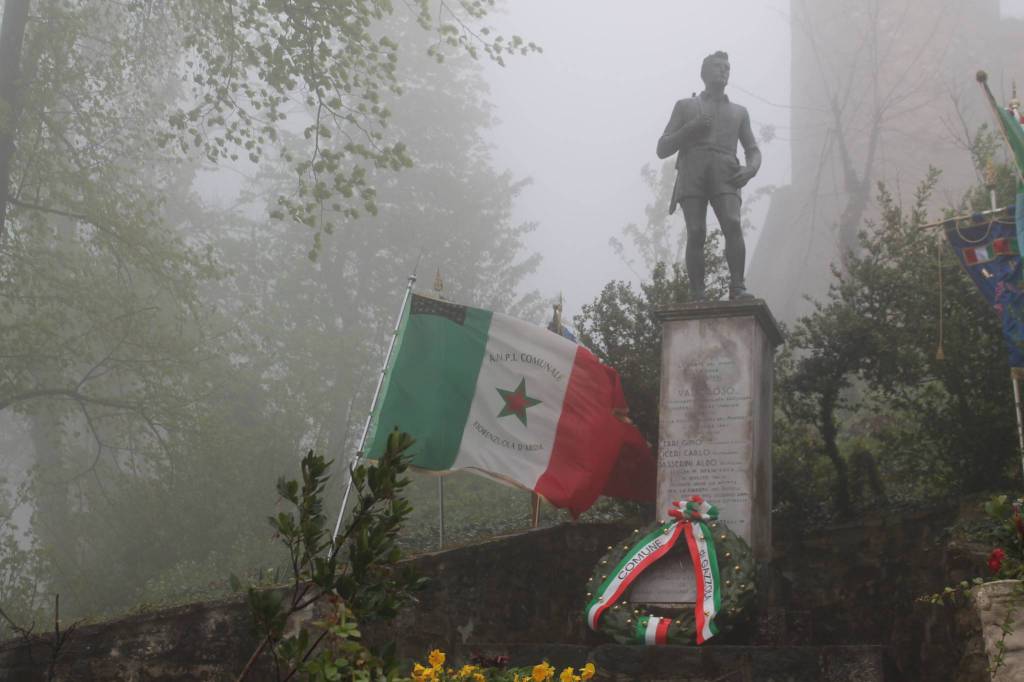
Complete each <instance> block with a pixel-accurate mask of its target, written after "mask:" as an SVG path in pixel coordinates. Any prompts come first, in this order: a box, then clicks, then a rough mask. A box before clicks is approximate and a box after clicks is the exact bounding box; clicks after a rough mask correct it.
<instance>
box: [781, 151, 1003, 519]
mask: <svg viewBox="0 0 1024 682" xmlns="http://www.w3.org/2000/svg"><path fill="white" fill-rule="evenodd" d="M937 178H938V172H937V171H934V170H933V171H932V173H931V174H930V175H929V176H928V177H927V178H926V179H925V180H924V181H923V182H922V183H921V185H920V186H919V188H918V190H917V193H916V196H915V201H914V203H913V205H912V206H911V207H910V209H909V210H908V211H905V210H904V209H903V207H902V206H901V205H900V204H899V203H898V201H897V200H896V199H895V198H894V197H893V196H892V195H891V194H890V193H889V192H888V191H887V190H886V188H885V187H880V191H879V206H880V209H881V217H882V218H881V223H880V224H879V225H878V226H877V227H875V226H869V227H868V229H867V230H865V231H864V232H862V233H861V237H860V239H861V253H860V255H856V256H854V255H851V256H850V257H849V259H848V260H847V263H846V269H845V270H844V271H842V272H839V271H837V272H836V281H835V283H834V284H833V286H832V287H831V289H830V292H829V295H828V297H827V299H826V300H825V301H823V302H818V303H817V304H816V306H815V310H814V312H813V313H811V314H810V315H808V316H806V317H804V318H801V319H800V320H799V321H798V322H797V323H796V325H795V326H794V328H793V330H792V332H791V334H790V336H789V343H790V344H791V346H792V347H793V349H794V354H793V355H792V356H790V357H789V358H788V360H787V361H786V362H780V365H779V370H780V371H779V379H778V387H779V390H778V401H779V405H780V408H781V413H782V415H783V416H784V418H785V419H786V420H788V422H789V424H786V425H784V426H783V427H782V428H781V429H780V431H782V432H784V433H787V432H788V434H789V435H792V433H794V432H800V431H801V429H802V427H801V425H803V427H806V426H813V427H814V430H816V431H817V434H815V437H814V438H813V439H812V440H813V441H814V443H813V444H812V445H811V447H812V448H813V449H814V450H817V451H818V452H820V453H822V454H824V456H825V458H826V459H827V461H829V462H830V463H831V465H832V469H833V473H832V479H833V485H832V487H831V490H830V496H831V497H832V499H833V500H834V502H835V511H837V512H839V513H840V514H849V513H850V512H851V510H852V508H853V506H854V505H856V504H857V503H858V500H856V499H854V498H853V497H852V495H851V490H850V480H849V479H850V474H849V471H848V469H849V467H850V466H851V464H852V463H853V461H852V459H851V457H853V456H855V458H856V459H857V464H858V467H859V468H860V470H861V472H860V473H861V479H863V480H867V479H871V480H874V481H875V482H876V483H877V482H880V481H882V480H884V481H886V484H887V490H881V489H880V487H879V486H875V488H874V490H873V491H871V494H872V495H873V497H874V499H871V500H870V501H871V502H872V503H878V502H879V498H880V497H884V495H885V493H888V494H889V495H891V496H893V497H895V498H896V499H921V498H922V497H931V496H935V495H939V494H944V493H949V492H960V491H977V490H982V489H985V488H991V487H993V486H998V485H1001V484H1004V483H1005V482H1006V481H1007V479H1008V477H1009V476H1010V475H1011V474H1012V471H1013V461H1014V458H1013V451H1014V439H1013V438H1014V428H1013V426H1014V421H1013V420H1014V417H1013V412H1012V410H1013V403H1012V400H1010V398H1009V396H1010V387H1009V381H1008V378H1009V376H1008V375H1009V373H1008V370H1007V367H1006V358H1005V350H1004V345H1003V340H1002V338H1001V333H1000V327H999V324H998V320H997V318H996V317H995V315H994V313H993V312H992V311H991V310H990V309H989V308H988V306H986V305H985V303H984V301H983V299H982V298H981V296H979V295H978V293H977V292H976V291H975V290H974V286H973V284H972V283H971V282H970V281H969V280H968V278H967V277H966V275H965V274H964V273H963V272H962V271H961V269H960V267H959V266H958V264H957V262H956V260H955V258H954V257H953V256H952V255H951V254H950V253H949V251H948V247H947V246H946V245H945V243H944V242H943V241H940V240H941V235H939V234H936V233H935V232H932V231H928V230H923V229H921V228H920V227H919V226H920V225H921V224H923V223H924V222H925V220H926V219H925V211H924V207H925V205H926V203H927V201H928V200H929V198H930V196H931V190H932V187H933V186H934V184H935V181H936V180H937ZM940 264H941V265H940ZM940 270H941V272H940ZM940 282H941V283H942V284H941V293H940V285H939V283H940ZM940 296H941V298H940ZM940 300H941V315H942V317H943V336H942V338H941V344H942V348H943V355H944V359H940V358H937V357H936V350H937V348H938V345H939V343H940V338H939V331H938V329H939V322H938V315H939V306H940ZM802 432H803V433H804V434H807V431H806V430H805V429H804V430H803V431H802ZM789 445H796V443H790V444H789ZM805 445H806V443H805ZM798 447H799V445H798ZM796 456H798V455H796V454H794V452H793V451H792V450H789V451H788V452H787V451H785V450H784V451H783V453H782V457H784V458H785V457H790V458H792V457H796ZM874 467H877V471H876V470H874ZM865 477H867V478H865ZM862 487H863V486H862ZM869 487H870V486H869ZM813 489H814V488H813V487H812V488H811V490H813ZM868 501H869V500H868V499H864V500H863V502H868Z"/></svg>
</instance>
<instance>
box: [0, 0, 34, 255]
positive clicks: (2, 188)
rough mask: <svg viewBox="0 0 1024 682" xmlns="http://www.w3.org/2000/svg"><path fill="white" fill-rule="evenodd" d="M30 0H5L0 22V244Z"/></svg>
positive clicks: (7, 200)
mask: <svg viewBox="0 0 1024 682" xmlns="http://www.w3.org/2000/svg"><path fill="white" fill-rule="evenodd" d="M31 4H32V0H7V2H6V3H5V5H4V18H3V24H0V244H2V243H3V241H4V239H5V237H6V234H7V205H8V203H9V202H10V192H11V162H12V160H13V159H14V136H15V134H16V133H17V130H18V117H19V116H20V114H21V96H20V95H21V93H20V92H19V91H20V88H21V83H20V82H19V78H20V74H21V45H22V43H23V42H24V39H25V27H26V26H27V25H28V10H29V6H30V5H31Z"/></svg>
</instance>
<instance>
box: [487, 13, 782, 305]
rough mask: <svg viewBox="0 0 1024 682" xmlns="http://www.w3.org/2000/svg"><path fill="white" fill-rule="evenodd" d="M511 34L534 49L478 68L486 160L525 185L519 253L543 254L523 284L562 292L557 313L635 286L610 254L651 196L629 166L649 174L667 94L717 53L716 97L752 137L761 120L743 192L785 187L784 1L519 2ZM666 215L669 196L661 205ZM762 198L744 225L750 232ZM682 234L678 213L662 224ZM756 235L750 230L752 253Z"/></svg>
mask: <svg viewBox="0 0 1024 682" xmlns="http://www.w3.org/2000/svg"><path fill="white" fill-rule="evenodd" d="M505 23H506V24H507V25H508V27H509V30H514V31H516V32H521V33H522V34H524V35H529V36H530V37H531V39H534V40H537V41H538V42H539V43H540V44H541V45H542V46H543V47H544V54H543V55H540V56H537V57H531V58H529V59H524V60H522V61H521V62H516V63H515V64H511V65H510V66H509V67H508V68H504V69H502V68H496V67H494V66H490V67H489V68H488V71H487V76H488V80H489V82H490V84H491V89H492V99H493V101H494V104H495V108H496V115H497V117H498V119H499V120H500V123H499V125H498V126H497V127H496V129H495V131H494V134H493V140H494V144H495V160H496V162H498V163H501V164H505V165H507V166H508V167H509V168H511V169H512V170H513V171H514V172H515V173H516V174H517V175H520V176H528V177H530V178H531V179H532V181H533V182H532V184H531V186H530V187H528V188H527V189H526V190H525V192H524V194H523V197H522V199H521V200H520V201H519V202H518V204H517V209H516V215H517V216H521V217H522V218H523V219H525V220H532V221H537V222H538V223H539V228H538V230H537V232H536V233H535V234H534V235H533V236H532V237H531V240H530V242H529V244H530V246H531V247H532V248H534V249H536V250H537V251H538V252H540V253H541V254H542V255H543V256H544V261H543V263H542V264H541V266H540V268H539V269H538V272H537V274H536V276H535V277H534V278H532V279H531V280H530V282H529V283H530V284H532V285H533V286H536V287H537V288H539V289H540V290H541V291H542V292H544V293H545V294H546V295H548V296H551V295H557V294H558V292H559V291H562V292H564V294H565V298H566V307H567V310H569V311H576V310H578V309H579V307H580V305H582V304H584V303H589V302H590V300H592V299H593V298H594V296H595V295H596V294H597V293H598V292H599V291H600V289H601V287H603V286H604V284H605V283H606V282H608V281H609V280H611V279H625V280H631V281H636V280H637V278H638V276H640V275H642V274H643V273H639V272H635V271H634V270H631V269H630V268H629V267H628V266H627V265H626V264H625V263H623V262H622V259H620V258H618V257H617V256H616V254H614V253H613V252H612V250H611V249H610V248H609V247H608V240H609V238H611V237H614V236H621V230H622V228H623V227H624V226H625V225H626V224H628V223H631V222H642V221H643V210H644V207H645V206H646V205H647V204H648V203H650V202H651V200H652V197H651V196H650V192H649V190H647V188H646V187H644V185H643V182H642V181H641V177H640V169H641V167H643V166H644V165H645V164H650V165H652V166H655V167H657V166H659V165H660V163H661V162H660V161H659V160H658V158H657V157H656V156H655V154H654V146H655V143H656V142H657V140H658V137H659V136H660V135H661V133H662V131H663V130H664V128H665V124H666V123H667V122H668V117H669V114H670V113H671V111H672V106H673V105H674V104H675V101H676V100H677V99H682V98H684V97H689V96H690V95H691V94H693V93H694V92H700V91H701V90H703V84H702V83H701V81H700V65H701V61H702V60H703V59H704V57H705V56H707V55H708V54H711V53H712V52H715V51H717V50H723V51H725V52H727V53H728V54H729V59H730V62H731V64H732V73H731V75H730V80H729V86H728V87H727V88H726V94H728V95H729V97H730V99H731V100H732V101H734V102H736V103H738V104H742V105H743V106H745V107H746V108H747V110H748V111H749V112H750V117H751V123H752V126H753V129H754V131H755V134H756V133H757V132H758V130H759V129H760V128H761V127H762V126H773V127H774V128H775V131H776V134H777V137H776V138H775V139H774V140H773V141H772V142H771V143H769V144H767V145H764V149H762V154H763V157H764V162H763V164H762V167H761V171H760V173H759V174H758V175H757V177H756V178H755V179H754V180H753V181H751V183H750V184H749V185H748V186H747V187H748V189H747V190H746V193H747V194H751V193H753V192H754V191H756V189H757V188H758V187H763V186H765V185H781V184H786V183H787V182H788V181H789V166H790V160H789V149H788V148H787V141H788V139H789V137H790V136H789V134H788V131H789V108H788V102H789V78H790V74H789V70H790V64H789V52H790V35H789V31H790V29H789V2H788V1H786V0H772V1H769V2H729V3H695V2H672V1H671V0H660V1H646V2H643V3H640V4H638V5H637V6H635V7H632V8H630V9H629V10H625V9H624V8H623V6H622V5H619V4H617V3H606V2H600V3H595V2H582V1H580V2H555V3H551V2H542V1H541V0H524V1H522V2H516V3H515V5H514V7H512V8H510V10H509V13H508V15H507V17H505ZM664 204H665V205H664V208H665V210H666V211H667V210H668V206H667V202H664ZM767 208H768V207H767V202H761V203H760V204H759V205H758V207H757V210H756V211H755V212H754V214H753V215H752V217H751V220H752V222H753V224H754V225H760V223H761V222H762V220H763V216H764V213H765V212H766V211H767ZM673 224H674V225H675V226H676V228H677V229H679V230H682V229H683V224H682V216H680V215H679V214H678V213H677V214H676V215H675V216H674V217H673ZM756 240H757V232H754V233H753V234H751V235H749V243H750V247H751V248H748V258H750V257H751V254H752V253H753V251H754V249H753V248H752V247H753V245H754V244H755V243H756Z"/></svg>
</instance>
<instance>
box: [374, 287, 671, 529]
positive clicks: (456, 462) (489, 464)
mask: <svg viewBox="0 0 1024 682" xmlns="http://www.w3.org/2000/svg"><path fill="white" fill-rule="evenodd" d="M386 372H387V375H386V379H385V384H384V390H383V392H382V397H381V399H380V401H379V402H378V406H377V408H376V410H375V412H374V418H373V432H372V435H371V437H370V438H369V440H368V444H369V446H368V448H367V450H366V456H367V457H368V458H370V459H374V458H376V457H379V456H380V454H381V452H382V450H383V447H384V439H385V438H386V436H387V434H388V432H389V431H391V430H392V429H394V428H395V427H398V428H399V429H401V430H402V431H405V432H407V433H409V434H410V435H412V437H413V438H415V439H416V444H415V445H414V446H413V448H412V449H411V456H412V462H411V463H412V465H413V466H415V467H419V468H422V469H428V470H431V471H438V472H444V471H452V470H458V469H470V470H474V471H476V472H478V473H482V474H485V475H487V476H490V477H493V478H495V479H498V480H500V481H503V482H505V483H509V484H512V485H516V486H519V487H523V488H527V489H529V490H533V491H535V492H537V493H538V494H540V495H541V496H543V497H544V498H545V499H547V500H548V501H549V502H551V503H552V504H554V505H555V506H558V507H563V508H567V509H569V510H570V511H571V512H572V513H573V514H574V515H579V514H581V513H582V512H583V511H585V510H586V509H587V508H588V507H590V505H591V504H593V502H594V500H596V499H597V497H598V495H601V494H606V495H614V496H617V497H625V498H629V499H639V500H653V499H654V487H655V477H656V465H655V460H654V457H653V455H652V453H651V451H650V448H649V447H648V446H647V444H646V442H645V441H644V439H643V437H642V436H641V435H640V433H639V431H637V429H636V427H634V426H633V425H632V424H630V423H628V422H625V421H623V420H622V419H621V418H620V416H622V415H624V414H625V409H626V403H625V399H624V398H623V394H622V387H621V384H620V382H619V377H618V374H617V373H616V372H615V370H613V369H612V368H610V367H608V366H607V365H603V364H601V362H600V361H598V359H597V358H596V357H595V356H594V355H593V354H592V353H591V352H590V351H588V350H587V349H586V348H584V347H582V346H580V345H577V344H576V343H573V342H572V341H570V340H569V339H566V338H564V337H563V336H561V335H558V334H553V333H551V332H550V331H548V330H546V329H544V328H542V327H539V326H536V325H533V324H530V323H527V322H523V321H521V320H517V319H514V318H511V317H508V316H505V315H501V314H499V313H493V312H490V311H487V310H481V309H478V308H470V307H467V306H462V305H456V304H453V303H449V302H447V301H440V300H436V299H433V298H427V297H424V296H417V295H413V296H412V297H411V299H410V303H409V304H408V305H407V306H406V309H405V311H404V313H403V319H402V322H401V325H400V328H399V338H398V341H397V344H396V350H395V352H394V353H393V355H392V359H391V362H390V363H389V367H388V368H387V369H386Z"/></svg>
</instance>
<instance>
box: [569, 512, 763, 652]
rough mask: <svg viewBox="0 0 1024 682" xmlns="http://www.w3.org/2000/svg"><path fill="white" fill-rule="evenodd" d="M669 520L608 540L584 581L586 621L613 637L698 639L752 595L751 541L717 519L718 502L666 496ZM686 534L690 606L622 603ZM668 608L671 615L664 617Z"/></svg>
mask: <svg viewBox="0 0 1024 682" xmlns="http://www.w3.org/2000/svg"><path fill="white" fill-rule="evenodd" d="M668 513H669V515H670V516H671V517H673V519H674V520H672V521H668V522H666V523H660V522H659V523H653V524H651V525H649V526H646V527H644V528H639V529H637V530H634V531H633V535H632V536H631V537H629V538H627V539H626V540H624V541H623V542H622V543H620V544H618V545H616V546H613V547H609V548H608V553H607V554H605V555H604V556H603V557H601V559H600V560H599V561H598V563H597V566H595V567H594V572H593V573H592V574H591V576H590V580H589V581H588V582H587V606H586V618H587V625H588V626H589V627H590V629H592V630H594V631H595V632H603V633H605V634H606V635H608V636H610V637H611V638H612V639H614V640H615V641H616V642H619V643H620V644H689V643H691V642H693V641H694V640H695V639H696V642H697V644H703V643H704V642H705V641H706V640H708V639H710V638H711V637H713V636H714V635H715V634H717V633H718V632H720V631H725V630H727V629H728V628H729V627H731V626H732V625H733V624H735V623H736V622H737V621H739V620H740V619H741V617H742V615H743V613H744V611H746V610H747V609H748V608H749V607H750V606H751V604H752V603H753V601H754V591H755V588H754V578H755V570H756V564H755V562H754V558H753V555H752V554H751V552H750V547H749V546H748V545H747V543H746V542H745V541H744V540H743V539H742V538H740V537H739V536H737V535H736V534H735V533H733V532H732V531H731V530H729V528H728V527H727V526H726V525H725V524H724V523H723V522H721V521H719V520H718V509H717V508H716V507H715V506H714V505H712V504H709V503H708V502H706V501H704V500H703V499H702V498H701V497H700V496H699V495H694V496H693V497H691V498H690V499H689V500H688V501H687V502H685V503H683V502H680V501H677V502H673V503H672V508H671V509H669V512H668ZM681 539H683V540H685V545H684V546H685V547H686V548H688V550H689V554H690V558H691V560H692V561H693V573H694V578H695V580H696V586H697V601H696V604H695V605H694V609H693V611H690V610H689V609H685V610H681V611H680V610H678V609H662V608H660V607H656V606H652V605H648V604H643V603H637V602H628V601H624V600H623V596H624V595H625V593H626V590H627V589H628V588H629V586H630V585H631V584H632V583H633V581H634V580H636V578H637V576H639V575H640V574H641V573H643V572H644V571H645V570H646V569H647V568H649V567H650V566H651V565H653V564H654V563H655V562H656V561H657V560H658V559H660V558H662V557H663V556H665V555H666V554H668V553H669V552H670V551H671V550H672V549H673V547H675V546H676V542H677V541H678V540H681ZM670 615H671V617H669V616H670Z"/></svg>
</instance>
